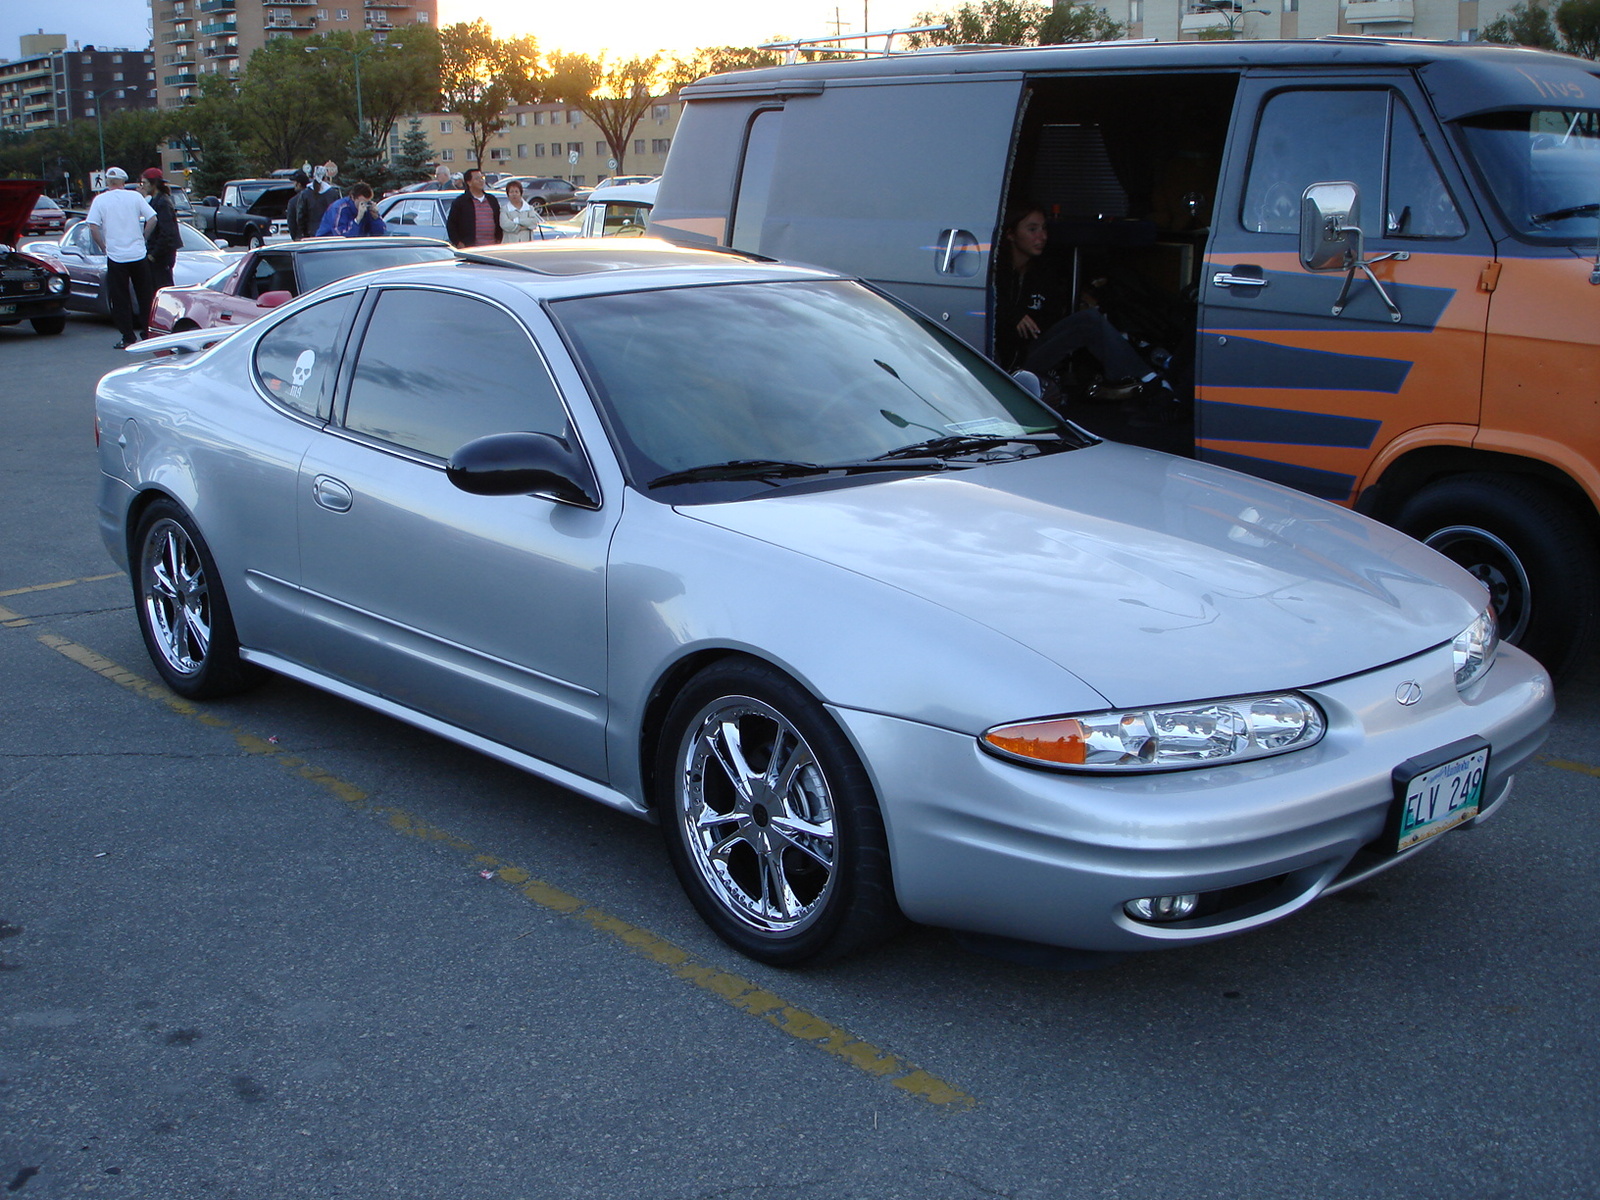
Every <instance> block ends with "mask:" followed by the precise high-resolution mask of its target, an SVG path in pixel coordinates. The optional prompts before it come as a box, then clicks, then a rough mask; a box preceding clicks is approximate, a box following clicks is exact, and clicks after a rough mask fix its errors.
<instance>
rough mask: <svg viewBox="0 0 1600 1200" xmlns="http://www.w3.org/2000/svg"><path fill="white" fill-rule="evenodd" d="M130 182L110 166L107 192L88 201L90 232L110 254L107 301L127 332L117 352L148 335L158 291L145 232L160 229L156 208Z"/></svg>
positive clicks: (123, 332)
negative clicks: (153, 286)
mask: <svg viewBox="0 0 1600 1200" xmlns="http://www.w3.org/2000/svg"><path fill="white" fill-rule="evenodd" d="M127 182H128V173H127V172H126V171H124V170H123V169H122V168H121V167H108V168H106V190H105V191H103V192H101V193H100V194H99V195H98V196H96V197H95V198H94V203H93V204H91V205H89V216H88V222H89V233H90V234H91V235H92V236H93V237H94V244H95V245H96V246H98V247H99V248H100V249H101V250H103V251H104V252H105V256H106V299H107V301H108V303H109V304H110V307H111V319H112V321H114V322H115V323H116V326H117V332H118V333H120V334H121V335H122V340H121V341H120V342H118V343H117V346H116V348H117V349H118V350H124V349H126V348H127V347H129V346H131V345H133V343H135V342H137V341H138V340H139V338H140V337H142V336H143V335H144V329H145V322H146V321H147V320H149V318H150V299H151V296H152V295H153V294H154V293H153V292H152V290H151V287H150V264H149V262H148V260H147V259H146V258H145V254H146V247H145V236H146V235H147V234H148V233H149V232H150V231H151V230H152V229H154V228H155V225H156V210H155V209H153V208H151V207H150V202H149V201H148V200H146V199H145V198H144V197H143V196H141V195H140V194H139V193H138V192H133V191H129V190H128V189H127V187H126V186H125V185H126V184H127ZM130 291H131V293H132V294H131V295H130ZM135 305H137V306H138V308H137V311H135V308H134V306H135Z"/></svg>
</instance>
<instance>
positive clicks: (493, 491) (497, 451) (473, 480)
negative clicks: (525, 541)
mask: <svg viewBox="0 0 1600 1200" xmlns="http://www.w3.org/2000/svg"><path fill="white" fill-rule="evenodd" d="M445 475H446V477H447V478H448V479H449V480H450V482H451V483H453V484H455V486H456V487H458V488H460V489H461V490H462V491H463V492H468V493H470V494H471V495H474V496H526V495H529V494H537V495H541V496H548V497H549V498H550V499H552V500H559V501H560V502H561V503H563V504H576V505H579V506H581V507H583V508H599V507H600V500H599V498H598V493H599V490H600V489H599V488H598V486H596V484H595V480H594V476H593V475H592V474H591V473H590V471H589V467H588V465H587V464H586V463H585V462H584V461H583V459H582V458H581V457H580V456H579V455H578V454H576V453H575V452H574V451H573V449H572V447H571V446H569V445H568V444H567V443H566V442H565V441H564V440H563V439H561V438H558V437H552V436H551V435H550V434H548V433H492V434H490V435H489V436H488V437H481V438H474V439H473V440H472V441H470V442H468V443H467V444H466V445H465V446H462V447H461V449H459V450H457V451H456V452H455V453H454V454H452V455H451V456H450V461H449V462H448V463H447V464H446V465H445Z"/></svg>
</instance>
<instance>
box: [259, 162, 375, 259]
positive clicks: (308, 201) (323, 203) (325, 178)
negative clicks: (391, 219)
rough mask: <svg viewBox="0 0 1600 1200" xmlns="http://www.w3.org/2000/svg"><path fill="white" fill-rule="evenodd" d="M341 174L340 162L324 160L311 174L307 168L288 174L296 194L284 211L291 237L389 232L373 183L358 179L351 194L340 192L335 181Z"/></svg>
mask: <svg viewBox="0 0 1600 1200" xmlns="http://www.w3.org/2000/svg"><path fill="white" fill-rule="evenodd" d="M338 177H339V164H338V163H335V162H333V161H331V160H330V161H328V162H325V163H323V164H322V165H321V166H320V167H317V168H315V169H314V170H313V171H312V172H311V173H310V174H309V175H308V174H306V172H305V171H304V170H300V171H296V172H295V173H294V174H293V175H291V176H290V177H289V179H290V181H291V182H292V183H293V184H294V188H295V191H294V196H293V197H291V198H290V200H289V207H288V208H287V210H285V212H284V219H285V223H286V224H287V225H288V227H289V237H290V239H291V240H292V241H296V242H299V241H303V240H305V239H306V238H311V237H382V236H383V235H384V234H386V233H388V232H389V230H388V228H387V226H385V225H384V223H383V218H382V217H380V216H379V215H378V202H377V201H376V200H374V199H373V196H372V187H371V185H369V184H367V183H365V182H362V181H358V182H356V183H353V184H351V185H350V194H349V195H348V196H341V195H340V194H339V189H338V188H337V187H335V186H334V183H333V181H334V180H335V179H337V178H338Z"/></svg>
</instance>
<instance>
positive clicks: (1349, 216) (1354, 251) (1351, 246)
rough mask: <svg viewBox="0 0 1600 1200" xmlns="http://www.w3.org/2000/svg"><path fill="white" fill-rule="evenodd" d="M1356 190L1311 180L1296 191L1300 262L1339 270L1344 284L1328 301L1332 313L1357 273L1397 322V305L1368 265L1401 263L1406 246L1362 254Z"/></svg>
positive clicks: (1342, 306) (1341, 303)
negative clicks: (1400, 248)
mask: <svg viewBox="0 0 1600 1200" xmlns="http://www.w3.org/2000/svg"><path fill="white" fill-rule="evenodd" d="M1360 215H1361V190H1360V189H1359V188H1357V187H1356V185H1355V184H1353V183H1349V182H1341V183H1313V184H1312V185H1311V186H1310V187H1308V188H1306V190H1305V191H1304V192H1302V193H1301V195H1300V265H1301V266H1302V267H1304V268H1305V269H1306V270H1308V271H1343V272H1344V273H1345V276H1344V287H1342V288H1341V289H1339V298H1338V299H1337V300H1335V301H1334V302H1333V315H1334V316H1336V317H1337V316H1339V315H1340V314H1341V313H1342V312H1344V310H1345V305H1346V303H1347V302H1348V301H1349V299H1350V289H1351V287H1352V286H1353V285H1354V284H1355V280H1356V272H1357V271H1359V272H1361V273H1362V274H1363V275H1365V276H1366V277H1367V281H1368V282H1369V283H1371V284H1372V286H1373V287H1374V288H1376V289H1377V292H1378V299H1380V300H1382V301H1383V306H1384V307H1385V308H1386V309H1388V310H1389V319H1390V320H1391V321H1399V320H1400V319H1401V317H1400V306H1399V305H1398V304H1396V303H1395V302H1394V299H1393V298H1392V297H1391V296H1390V295H1389V292H1388V289H1386V288H1385V287H1384V286H1383V284H1382V283H1381V282H1380V281H1379V279H1378V277H1377V276H1376V275H1375V274H1373V272H1372V268H1373V267H1374V266H1376V265H1377V264H1378V263H1381V262H1388V261H1390V260H1391V259H1392V260H1394V261H1396V262H1404V261H1405V260H1406V259H1408V258H1410V257H1411V252H1410V251H1409V250H1391V251H1390V252H1389V253H1388V254H1380V255H1378V257H1377V258H1373V259H1369V258H1367V251H1366V235H1365V234H1363V233H1362V232H1361V225H1360V224H1359V221H1360Z"/></svg>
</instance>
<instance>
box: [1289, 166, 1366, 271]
mask: <svg viewBox="0 0 1600 1200" xmlns="http://www.w3.org/2000/svg"><path fill="white" fill-rule="evenodd" d="M1360 257H1361V193H1360V191H1359V189H1357V187H1356V185H1355V184H1353V183H1313V184H1312V185H1311V186H1310V187H1308V188H1307V189H1306V190H1305V192H1304V194H1303V195H1302V196H1301V197H1300V265H1301V266H1302V267H1304V268H1305V269H1306V270H1308V271H1342V270H1344V269H1345V268H1346V267H1348V266H1349V265H1350V263H1351V262H1352V261H1353V260H1355V259H1359V258H1360Z"/></svg>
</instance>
